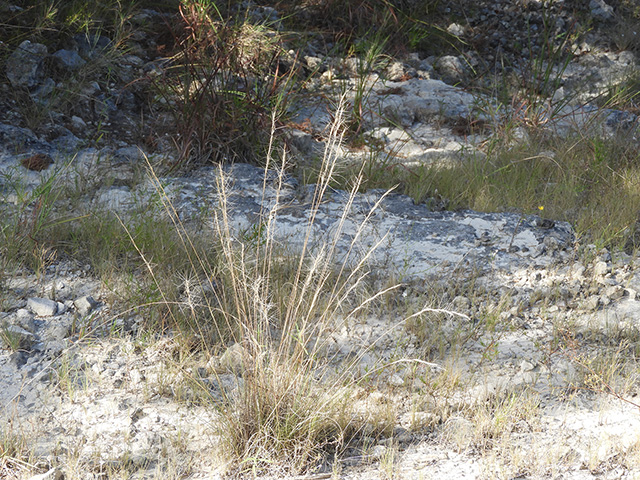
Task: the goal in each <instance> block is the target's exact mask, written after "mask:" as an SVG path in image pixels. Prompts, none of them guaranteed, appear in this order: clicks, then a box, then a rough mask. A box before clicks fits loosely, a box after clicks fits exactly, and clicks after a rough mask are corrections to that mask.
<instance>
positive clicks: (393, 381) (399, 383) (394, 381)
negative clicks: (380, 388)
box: [389, 373, 404, 387]
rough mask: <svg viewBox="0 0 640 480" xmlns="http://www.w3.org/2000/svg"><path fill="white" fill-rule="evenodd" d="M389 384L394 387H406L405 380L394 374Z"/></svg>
mask: <svg viewBox="0 0 640 480" xmlns="http://www.w3.org/2000/svg"><path fill="white" fill-rule="evenodd" d="M389 384H390V385H393V386H394V387H401V386H402V385H404V379H403V378H402V377H401V376H400V375H398V374H397V373H394V374H393V375H391V378H390V379H389Z"/></svg>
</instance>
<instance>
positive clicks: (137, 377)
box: [129, 368, 144, 385]
mask: <svg viewBox="0 0 640 480" xmlns="http://www.w3.org/2000/svg"><path fill="white" fill-rule="evenodd" d="M129 379H130V380H131V385H139V384H140V382H142V380H144V375H143V374H142V373H140V370H138V369H137V368H134V369H133V370H131V371H130V372H129Z"/></svg>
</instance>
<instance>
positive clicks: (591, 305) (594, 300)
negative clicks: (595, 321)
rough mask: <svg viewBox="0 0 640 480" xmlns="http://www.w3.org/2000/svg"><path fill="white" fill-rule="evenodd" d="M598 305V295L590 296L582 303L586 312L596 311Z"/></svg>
mask: <svg viewBox="0 0 640 480" xmlns="http://www.w3.org/2000/svg"><path fill="white" fill-rule="evenodd" d="M598 305H600V296H599V295H591V296H590V297H589V298H587V300H586V301H585V302H584V309H585V310H588V311H592V310H596V309H597V308H598Z"/></svg>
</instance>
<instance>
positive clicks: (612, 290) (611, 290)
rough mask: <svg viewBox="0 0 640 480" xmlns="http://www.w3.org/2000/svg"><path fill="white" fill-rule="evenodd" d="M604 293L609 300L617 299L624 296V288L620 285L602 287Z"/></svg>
mask: <svg viewBox="0 0 640 480" xmlns="http://www.w3.org/2000/svg"><path fill="white" fill-rule="evenodd" d="M604 294H605V295H606V296H607V297H609V298H610V299H611V300H617V299H619V298H622V297H623V296H624V294H625V289H624V288H623V287H622V286H621V285H612V286H610V287H607V288H605V289H604Z"/></svg>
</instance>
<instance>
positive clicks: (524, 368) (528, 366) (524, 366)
mask: <svg viewBox="0 0 640 480" xmlns="http://www.w3.org/2000/svg"><path fill="white" fill-rule="evenodd" d="M534 368H536V367H535V365H534V364H533V363H531V362H529V361H527V360H523V361H522V362H521V363H520V371H521V372H530V371H531V370H533V369H534Z"/></svg>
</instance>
